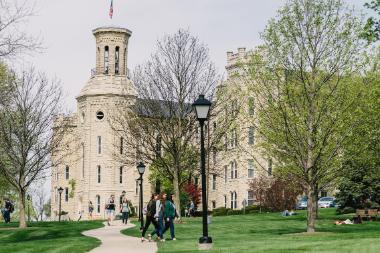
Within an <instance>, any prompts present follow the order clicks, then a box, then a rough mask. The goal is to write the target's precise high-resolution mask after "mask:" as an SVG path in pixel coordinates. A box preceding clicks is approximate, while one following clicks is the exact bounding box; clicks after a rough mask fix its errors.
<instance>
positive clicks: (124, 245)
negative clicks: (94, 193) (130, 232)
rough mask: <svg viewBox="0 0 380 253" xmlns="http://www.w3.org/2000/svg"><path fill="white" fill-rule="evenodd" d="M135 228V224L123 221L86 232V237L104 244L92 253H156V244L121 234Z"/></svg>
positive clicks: (84, 233)
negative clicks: (123, 222)
mask: <svg viewBox="0 0 380 253" xmlns="http://www.w3.org/2000/svg"><path fill="white" fill-rule="evenodd" d="M131 227H134V225H133V224H128V225H125V224H122V223H121V221H119V220H118V221H113V222H112V225H111V226H107V223H105V227H103V228H98V229H93V230H88V231H84V232H83V233H82V234H83V235H85V236H90V237H95V238H98V239H99V240H101V241H102V244H101V245H100V246H99V247H98V248H95V249H93V250H91V251H90V252H91V253H129V252H130V253H154V252H156V251H157V244H156V243H155V242H148V241H145V242H141V240H140V238H137V237H131V236H126V235H123V234H121V232H120V231H121V230H123V229H126V228H131Z"/></svg>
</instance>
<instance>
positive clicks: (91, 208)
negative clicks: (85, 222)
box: [88, 201, 94, 220]
mask: <svg viewBox="0 0 380 253" xmlns="http://www.w3.org/2000/svg"><path fill="white" fill-rule="evenodd" d="M93 213H94V205H93V204H92V201H90V202H89V203H88V215H89V216H90V220H92V219H93V216H92V214H93Z"/></svg>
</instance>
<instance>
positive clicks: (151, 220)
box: [141, 193, 161, 242]
mask: <svg viewBox="0 0 380 253" xmlns="http://www.w3.org/2000/svg"><path fill="white" fill-rule="evenodd" d="M158 197H159V194H158V193H154V194H152V197H151V198H150V201H149V202H148V205H147V210H146V222H145V226H144V229H143V231H142V235H141V241H142V242H143V241H145V233H146V231H147V230H148V228H149V226H150V224H153V226H154V230H153V232H152V233H150V234H149V235H148V237H149V242H150V241H151V240H152V236H153V235H154V234H157V236H158V239H159V240H160V239H161V238H160V237H159V232H158V222H157V220H156V218H155V217H154V216H155V214H156V202H157V200H158Z"/></svg>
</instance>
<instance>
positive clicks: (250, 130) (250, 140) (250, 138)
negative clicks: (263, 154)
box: [248, 127, 255, 145]
mask: <svg viewBox="0 0 380 253" xmlns="http://www.w3.org/2000/svg"><path fill="white" fill-rule="evenodd" d="M254 143H255V133H254V129H253V127H249V128H248V144H249V145H253V144H254Z"/></svg>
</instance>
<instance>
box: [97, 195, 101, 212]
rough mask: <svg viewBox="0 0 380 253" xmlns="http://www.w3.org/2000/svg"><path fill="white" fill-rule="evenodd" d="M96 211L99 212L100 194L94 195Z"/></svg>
mask: <svg viewBox="0 0 380 253" xmlns="http://www.w3.org/2000/svg"><path fill="white" fill-rule="evenodd" d="M96 212H97V213H100V196H99V195H96Z"/></svg>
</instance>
